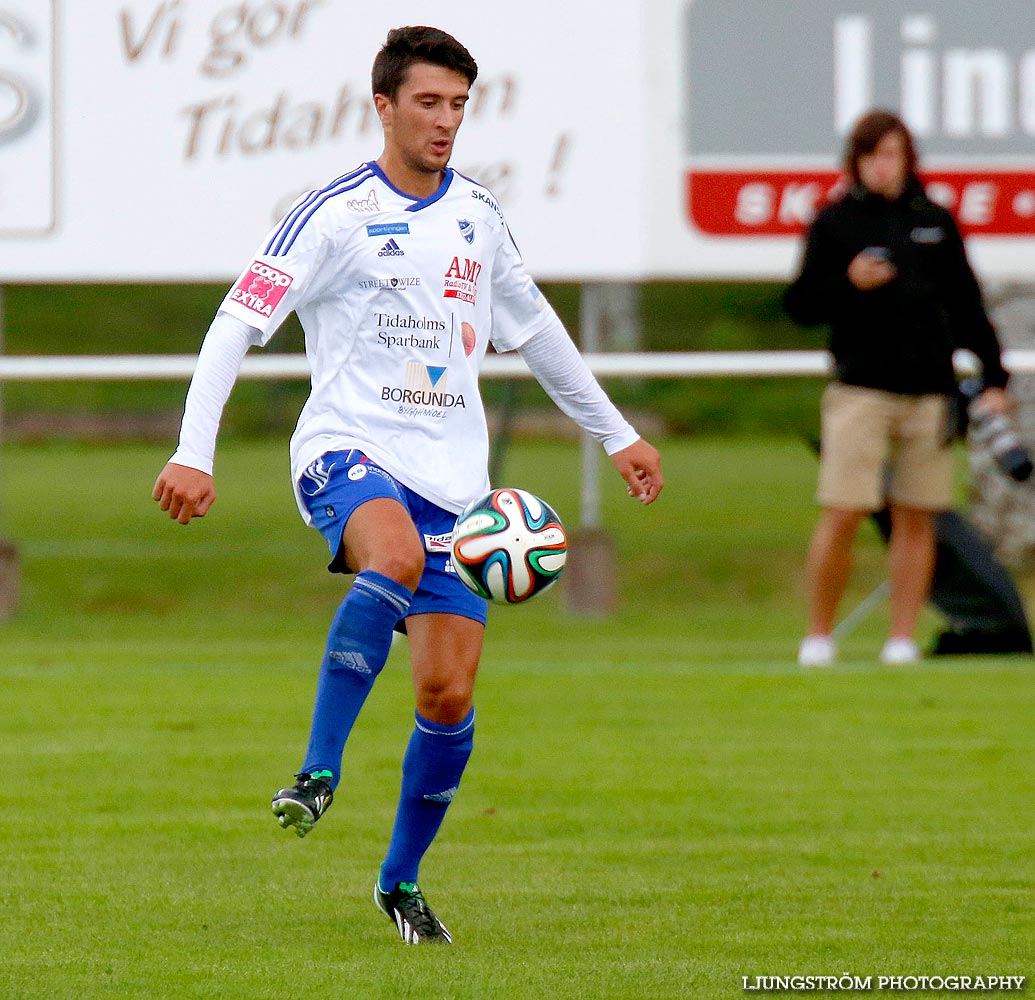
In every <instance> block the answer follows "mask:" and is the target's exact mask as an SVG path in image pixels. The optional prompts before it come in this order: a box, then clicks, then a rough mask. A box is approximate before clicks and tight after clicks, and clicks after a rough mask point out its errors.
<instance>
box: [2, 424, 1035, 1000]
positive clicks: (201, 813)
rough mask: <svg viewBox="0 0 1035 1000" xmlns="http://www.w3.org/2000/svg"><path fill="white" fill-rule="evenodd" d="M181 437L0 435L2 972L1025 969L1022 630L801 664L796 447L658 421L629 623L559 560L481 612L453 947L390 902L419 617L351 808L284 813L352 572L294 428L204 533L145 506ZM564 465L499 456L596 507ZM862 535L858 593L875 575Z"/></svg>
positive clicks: (620, 977)
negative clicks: (309, 499)
mask: <svg viewBox="0 0 1035 1000" xmlns="http://www.w3.org/2000/svg"><path fill="white" fill-rule="evenodd" d="M167 451H168V449H161V448H159V449H156V448H154V447H144V446H139V445H137V446H128V445H127V446H119V447H100V446H97V447H93V448H89V447H81V446H80V447H73V446H71V445H52V446H49V447H28V446H23V445H15V446H8V447H7V448H5V449H4V452H3V456H2V458H3V462H2V465H0V526H2V533H3V534H5V535H7V536H9V537H12V538H14V539H15V540H16V541H17V543H18V545H19V548H20V552H21V557H22V563H23V567H22V569H23V593H22V601H21V610H20V612H19V614H18V616H17V617H16V618H15V619H14V620H13V621H11V622H8V623H6V624H4V625H0V635H2V643H0V705H2V711H0V745H2V747H3V764H4V766H3V768H2V770H0V842H2V844H3V848H4V849H3V851H2V852H0V872H2V877H0V900H2V913H3V919H2V920H0V997H2V998H3V1000H37V998H43V997H48V998H50V997H53V998H62V1000H64V998H68V1000H72V998H75V1000H94V998H98V1000H100V998H108V997H133V998H155V997H159V998H167V997H168V998H177V1000H193V998H199V1000H200V998H219V1000H244V998H248V1000H253V998H254V1000H258V998H270V997H278V998H279V997H284V996H306V997H340V998H357V1000H365V998H374V997H378V998H380V997H402V998H414V1000H417V998H421V1000H447V998H448V1000H468V998H470V1000H483V998H490V997H492V998H495V997H500V998H515V1000H547V998H551V1000H552V998H557V1000H567V998H572V1000H574V998H580V1000H582V998H594V1000H596V998H613V1000H639V998H644V1000H645V998H656V997H664V998H669V997H671V998H683V997H690V998H698V997H699V998H705V1000H709V998H723V997H737V996H745V995H749V996H750V995H760V994H759V993H758V992H757V991H755V992H748V993H746V994H745V992H744V990H743V983H742V977H744V976H748V977H754V976H762V975H770V976H773V975H791V974H813V975H841V974H843V973H845V972H847V973H849V974H852V975H857V976H861V977H865V976H868V975H870V976H873V977H876V976H878V975H925V974H927V975H942V976H944V975H955V974H960V975H976V974H988V975H991V974H1001V975H1007V974H1012V975H1029V974H1032V973H1035V961H1033V949H1032V941H1033V940H1035V850H1033V843H1032V841H1033V838H1032V833H1031V808H1032V802H1033V793H1035V729H1033V726H1032V718H1033V715H1035V688H1033V683H1032V681H1033V676H1032V663H1031V660H1030V658H972V659H958V660H938V661H928V662H925V663H924V664H922V665H921V666H918V667H913V668H895V669H890V668H883V667H879V666H878V665H877V664H876V663H875V661H874V654H875V651H876V649H877V648H878V647H879V643H880V641H881V638H882V629H883V627H884V621H883V616H882V615H880V614H878V615H876V616H874V618H873V619H871V620H870V621H868V622H866V623H865V624H864V625H863V626H862V627H861V628H860V629H859V630H858V631H857V632H856V633H855V634H854V635H853V636H852V637H851V638H850V639H849V640H848V642H847V643H846V644H845V652H846V659H845V660H844V662H843V663H842V664H841V665H839V666H838V667H837V668H834V669H830V670H825V671H815V672H807V673H803V672H801V671H800V670H799V669H798V668H797V667H796V666H795V665H794V664H793V654H794V649H795V644H796V641H797V638H798V634H799V631H800V628H801V623H802V614H803V612H802V594H801V582H800V563H801V558H802V552H803V549H804V546H805V543H806V540H807V537H808V532H809V530H810V527H811V523H812V518H813V511H812V509H811V506H810V497H811V491H812V485H813V476H814V471H815V463H814V459H813V458H812V457H811V455H809V453H808V451H807V449H805V448H804V446H802V445H801V444H799V443H797V442H795V441H791V440H783V439H778V438H774V439H767V440H759V439H753V440H743V441H737V440H724V441H718V440H715V441H709V440H705V441H694V442H688V441H672V442H669V443H668V444H667V445H666V447H665V448H664V455H665V461H666V471H667V476H668V486H667V491H666V493H665V495H664V496H663V498H662V500H661V501H659V503H658V504H656V505H654V507H652V508H650V509H647V510H645V509H641V508H640V507H639V506H638V505H636V504H633V503H631V502H629V501H628V500H627V499H626V498H625V497H624V490H623V489H622V488H621V487H620V484H619V483H618V481H617V480H616V479H614V478H611V479H605V480H604V483H605V486H606V487H607V488H606V489H605V512H606V517H607V521H608V524H609V526H610V528H611V530H612V531H613V534H614V538H615V542H616V545H617V551H618V567H619V574H620V581H621V592H622V605H621V608H620V610H619V611H618V612H617V613H616V614H615V615H614V616H612V617H610V618H608V619H595V618H578V617H574V616H573V615H571V614H570V613H569V612H568V611H567V610H566V595H565V593H564V592H558V589H555V591H551V592H550V593H549V594H547V595H545V596H544V597H543V598H542V599H541V600H540V601H538V602H536V603H534V604H532V605H529V606H528V607H524V608H503V609H494V610H493V613H492V616H491V619H490V632H489V637H488V641H487V646H486V654H485V658H484V665H483V670H482V675H481V677H480V681H479V690H478V694H477V699H476V700H477V704H478V710H479V721H478V736H477V740H476V749H475V755H474V757H473V759H472V763H471V767H470V769H469V771H468V774H467V776H466V777H465V780H464V786H463V792H462V794H461V795H460V796H459V797H458V798H457V800H456V803H455V804H454V806H453V808H452V809H451V812H450V815H449V817H448V818H447V820H446V824H445V826H444V828H443V832H442V834H441V836H440V838H439V841H438V842H437V843H436V845H435V846H434V847H433V849H432V852H431V853H430V854H429V856H428V858H427V860H426V862H425V865H424V868H423V870H422V882H423V883H424V886H425V889H426V891H427V892H428V895H429V898H430V900H431V902H432V904H433V905H434V906H435V907H436V909H437V910H438V911H439V912H440V914H441V915H442V916H443V917H444V919H445V920H446V922H447V924H448V925H449V926H450V929H451V930H452V931H453V933H454V935H455V937H456V941H457V944H456V947H454V948H452V949H448V950H431V949H428V950H421V949H406V948H404V947H403V946H402V945H401V944H400V943H399V941H398V940H397V938H396V937H395V933H394V930H393V929H392V927H391V926H390V925H389V924H388V922H387V921H386V920H385V919H384V917H382V916H381V915H380V914H378V913H377V912H376V911H375V910H374V908H373V905H372V903H371V902H370V900H369V894H370V889H371V883H372V880H373V877H374V874H375V872H376V869H377V865H378V863H379V861H380V859H381V856H382V852H383V849H384V845H385V842H386V838H387V834H388V830H389V828H390V824H391V818H392V813H393V810H394V800H395V797H396V794H397V784H398V772H399V763H400V759H401V754H402V749H403V746H404V743H405V740H406V737H407V733H408V732H409V729H410V726H411V722H412V715H411V707H410V697H411V696H410V691H409V681H408V676H407V669H406V660H405V647H404V645H401V646H400V647H398V648H397V649H396V651H395V652H393V656H392V659H391V661H390V663H389V665H388V668H387V669H386V671H385V674H384V675H383V676H382V678H381V679H380V680H379V683H378V686H377V687H376V688H375V691H374V693H373V695H372V696H371V699H370V701H369V703H368V705H367V708H366V711H365V713H364V714H363V716H362V717H361V719H360V723H359V725H358V727H357V730H356V732H355V734H354V737H353V739H352V741H351V742H350V744H349V747H348V750H347V754H346V764H345V770H346V779H345V781H344V783H343V786H342V789H341V791H340V792H339V795H338V797H337V798H336V801H335V804H334V807H333V808H332V810H331V812H330V813H329V814H328V815H327V817H326V818H325V819H324V820H323V821H322V822H321V824H320V826H319V828H318V830H317V831H316V832H315V833H314V834H313V835H312V836H311V837H309V838H307V839H306V840H305V841H299V840H297V839H296V838H295V837H293V836H290V835H288V834H285V833H283V832H282V831H279V830H278V829H276V827H275V825H274V822H273V819H272V817H271V816H270V815H269V813H268V802H269V796H270V794H271V793H272V791H273V790H274V789H275V788H276V787H278V786H279V785H280V784H281V783H283V781H284V780H285V779H286V778H287V777H288V776H289V775H290V774H291V772H292V771H293V770H294V769H295V768H296V767H297V766H298V764H299V761H300V757H299V755H300V753H301V751H302V749H303V745H304V742H305V738H306V734H307V730H308V721H309V713H310V710H311V699H312V691H313V686H314V680H315V664H316V662H317V661H318V659H319V656H320V653H321V650H322V646H323V635H324V631H325V628H326V624H327V622H328V620H329V617H330V614H331V612H332V610H333V608H334V607H335V606H336V604H337V601H338V599H339V589H340V586H341V584H340V582H339V581H336V580H335V579H334V578H332V577H331V576H330V575H329V574H326V573H324V572H323V570H322V566H323V563H324V561H325V552H324V550H323V542H322V540H321V539H320V538H319V536H318V535H317V533H316V532H314V531H312V530H311V529H306V528H304V527H303V526H302V524H301V521H300V520H299V519H298V517H297V514H296V512H295V510H294V505H293V501H292V499H291V496H290V491H289V488H288V485H287V473H286V455H285V448H284V445H283V443H275V444H264V443H251V444H245V443H233V444H230V445H228V446H227V447H225V448H224V449H223V450H222V452H221V455H220V458H219V466H218V474H219V478H218V482H217V485H218V487H219V489H220V499H219V502H218V503H217V505H216V506H215V508H214V509H213V511H212V513H211V514H210V516H209V517H207V518H206V519H205V520H204V521H202V522H198V523H196V524H194V525H191V526H190V527H189V528H187V529H184V528H181V527H179V526H178V525H174V524H172V523H171V522H169V521H168V520H166V519H164V518H163V517H160V516H159V512H158V511H157V509H156V507H155V505H154V504H153V503H152V501H151V500H150V499H149V494H150V488H151V484H152V482H153V480H154V477H155V475H156V474H157V472H158V469H159V468H160V466H161V464H162V462H163V461H164V460H165V458H166V455H167ZM577 461H578V459H577V453H576V449H575V448H574V447H573V446H570V445H563V444H545V443H543V444H535V445H531V444H523V445H521V446H517V447H515V448H514V449H513V451H512V452H511V453H510V455H509V456H508V465H507V468H506V471H505V476H504V478H505V479H507V480H508V481H510V482H513V483H515V484H518V485H522V486H526V487H527V488H530V489H533V490H535V491H536V492H540V493H542V494H543V495H544V496H546V497H548V498H549V499H550V500H551V502H553V503H554V504H555V506H556V507H557V508H558V509H559V511H560V513H561V515H562V517H564V518H565V519H566V520H567V521H568V522H569V525H571V524H574V523H575V522H576V521H577V518H578V510H577V500H576V499H575V493H576V482H575V480H576V479H577V477H576V476H573V474H572V470H573V468H574V467H575V466H576V464H577ZM861 542H862V544H861V547H860V553H859V559H858V565H857V574H856V579H855V581H854V583H853V590H852V592H851V594H850V595H849V597H848V601H847V605H849V606H850V605H851V604H852V603H853V602H855V601H858V600H859V599H860V598H861V597H862V596H863V595H864V594H865V593H867V592H868V591H869V590H870V589H872V588H873V587H874V586H876V584H877V583H878V582H879V581H880V579H881V563H882V555H883V552H882V549H881V546H880V544H879V543H878V542H877V540H876V538H875V536H873V535H871V534H869V533H867V534H866V535H865V536H864V537H863V538H862V539H861ZM560 586H563V581H562V584H561V585H560ZM937 625H938V621H937V619H936V618H934V617H933V616H931V617H930V618H928V619H927V620H926V621H925V629H926V630H927V631H931V630H932V629H934V628H936V627H937ZM874 983H876V978H875V979H874Z"/></svg>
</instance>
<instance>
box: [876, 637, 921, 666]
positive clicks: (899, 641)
mask: <svg viewBox="0 0 1035 1000" xmlns="http://www.w3.org/2000/svg"><path fill="white" fill-rule="evenodd" d="M880 662H881V663H890V664H899V663H919V662H920V650H919V648H918V647H917V645H916V643H915V642H913V640H912V639H905V638H903V637H902V636H892V637H891V638H890V639H889V640H888V641H887V642H886V643H884V648H883V649H882V650H881V651H880Z"/></svg>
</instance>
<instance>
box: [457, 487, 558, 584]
mask: <svg viewBox="0 0 1035 1000" xmlns="http://www.w3.org/2000/svg"><path fill="white" fill-rule="evenodd" d="M567 554H568V536H567V535H566V534H565V532H564V526H563V525H562V524H561V519H560V518H559V517H558V516H557V515H556V514H555V513H554V511H553V509H552V508H551V507H550V505H549V504H547V503H545V502H544V501H543V500H541V499H540V498H539V497H537V496H535V495H534V494H533V493H529V492H528V491H527V490H518V489H499V490H493V491H492V492H491V493H488V494H486V495H485V496H483V497H479V498H478V499H477V500H475V501H474V502H473V503H470V504H468V505H467V507H466V508H465V509H464V511H463V513H461V514H460V516H459V517H458V518H457V519H456V529H455V530H454V532H453V544H452V548H451V550H450V560H451V562H452V563H453V568H454V569H455V570H456V574H457V576H459V577H460V579H461V580H463V582H464V583H465V584H466V585H467V586H468V587H469V588H470V589H471V590H473V591H474V592H475V593H476V594H478V595H480V596H481V597H484V598H486V599H487V600H490V601H496V602H497V603H499V604H521V603H522V602H523V601H527V600H529V599H531V598H533V597H535V596H536V594H541V593H542V592H543V591H544V590H546V588H547V587H549V586H550V585H551V584H552V583H553V582H554V581H555V580H556V579H557V577H559V576H560V575H561V570H562V569H563V568H564V560H565V558H566V557H567Z"/></svg>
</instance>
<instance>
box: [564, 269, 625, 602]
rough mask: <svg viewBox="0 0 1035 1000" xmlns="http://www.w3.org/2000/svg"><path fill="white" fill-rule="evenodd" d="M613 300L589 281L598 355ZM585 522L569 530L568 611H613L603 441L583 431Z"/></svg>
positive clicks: (584, 300)
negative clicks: (605, 521)
mask: <svg viewBox="0 0 1035 1000" xmlns="http://www.w3.org/2000/svg"><path fill="white" fill-rule="evenodd" d="M606 310H607V301H606V299H605V297H604V286H603V285H598V284H584V285H582V286H581V290H580V299H579V326H580V346H581V348H582V352H583V353H584V354H597V353H598V352H599V351H600V349H601V347H602V346H603V340H604V335H603V333H604V327H605V324H606ZM581 456H582V483H581V490H580V511H579V524H578V527H577V528H575V529H574V530H569V532H568V561H567V565H566V567H565V574H564V577H563V578H562V579H563V582H564V591H563V592H564V596H565V603H566V605H567V607H568V610H569V611H571V612H573V613H575V614H581V615H600V616H603V615H607V614H608V613H609V612H611V611H613V610H614V609H615V608H616V607H617V606H618V581H617V580H616V578H615V568H616V565H617V559H616V557H615V545H614V539H613V538H612V537H611V534H610V533H609V532H608V531H607V529H606V528H604V527H603V525H602V523H601V516H600V464H601V462H600V458H601V449H600V444H599V442H597V441H596V440H594V438H593V437H592V436H591V435H589V434H586V433H585V432H583V434H582V442H581Z"/></svg>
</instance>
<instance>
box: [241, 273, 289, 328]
mask: <svg viewBox="0 0 1035 1000" xmlns="http://www.w3.org/2000/svg"><path fill="white" fill-rule="evenodd" d="M292 281H294V279H293V278H292V277H291V275H290V274H285V273H284V272H283V271H280V270H278V269H277V268H275V267H270V265H269V264H264V263H263V262H262V261H261V260H256V261H252V266H251V267H249V268H248V270H247V271H245V272H244V275H243V276H242V277H241V280H240V281H238V282H237V285H236V286H235V287H234V290H233V291H232V292H231V293H230V298H231V300H232V301H234V302H239V303H240V304H241V305H242V306H244V307H245V308H246V309H250V310H251V311H252V312H255V313H258V314H259V315H260V316H266V317H270V316H272V315H273V310H274V309H276V308H277V305H278V303H279V302H280V300H281V299H282V298H283V297H284V293H285V292H286V291H287V290H288V288H290V287H291V282H292Z"/></svg>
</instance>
